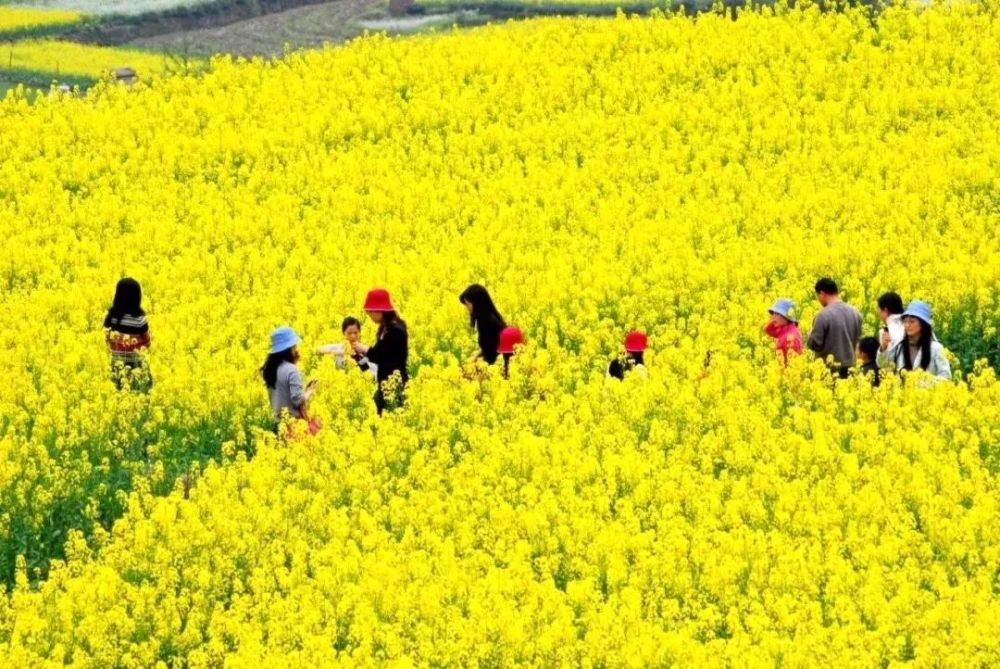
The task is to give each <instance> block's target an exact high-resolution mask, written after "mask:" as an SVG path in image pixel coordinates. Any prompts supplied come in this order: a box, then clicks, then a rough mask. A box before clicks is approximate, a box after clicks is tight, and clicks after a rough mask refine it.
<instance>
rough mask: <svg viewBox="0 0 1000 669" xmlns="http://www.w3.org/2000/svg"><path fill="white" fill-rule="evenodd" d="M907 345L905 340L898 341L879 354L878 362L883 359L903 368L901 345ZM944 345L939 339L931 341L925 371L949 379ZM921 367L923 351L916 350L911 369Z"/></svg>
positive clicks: (948, 364) (949, 370) (898, 367)
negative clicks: (928, 361)
mask: <svg viewBox="0 0 1000 669" xmlns="http://www.w3.org/2000/svg"><path fill="white" fill-rule="evenodd" d="M906 345H907V342H906V340H905V339H904V340H903V341H901V342H899V343H898V344H896V345H895V346H893V347H892V348H890V349H889V350H888V351H886V352H885V354H884V355H883V354H882V353H880V354H879V363H880V364H881V363H882V362H883V361H884V362H885V363H889V364H893V365H895V366H896V369H897V370H900V369H902V368H903V347H904V346H906ZM944 353H945V349H944V346H943V345H942V344H941V342H939V341H936V340H934V341H931V361H930V364H928V365H927V373H928V374H930V375H931V376H936V377H939V378H942V379H951V363H949V362H948V357H947V356H946V355H945V354H944ZM922 368H923V351H918V352H917V356H916V358H914V360H913V369H914V370H917V369H922Z"/></svg>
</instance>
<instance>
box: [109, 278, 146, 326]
mask: <svg viewBox="0 0 1000 669" xmlns="http://www.w3.org/2000/svg"><path fill="white" fill-rule="evenodd" d="M126 314H128V315H129V316H145V315H146V312H145V311H143V310H142V286H140V285H139V282H138V281H136V280H135V279H133V278H130V277H125V278H124V279H121V280H120V281H119V282H118V285H116V286H115V298H114V299H113V300H112V301H111V306H110V307H109V308H108V318H109V319H111V320H119V319H120V318H121V317H122V316H124V315H126Z"/></svg>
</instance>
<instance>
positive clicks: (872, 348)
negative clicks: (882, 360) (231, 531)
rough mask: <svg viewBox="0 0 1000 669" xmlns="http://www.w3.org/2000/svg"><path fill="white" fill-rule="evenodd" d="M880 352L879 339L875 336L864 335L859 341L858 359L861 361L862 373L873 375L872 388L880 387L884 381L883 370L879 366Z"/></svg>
mask: <svg viewBox="0 0 1000 669" xmlns="http://www.w3.org/2000/svg"><path fill="white" fill-rule="evenodd" d="M878 353H879V340H878V339H876V338H875V337H862V338H861V341H859V342H858V360H860V361H861V373H862V374H864V375H865V376H869V375H870V376H871V379H872V388H878V387H879V384H880V383H882V372H881V371H880V370H879V368H878V362H877V361H876V358H877V357H878Z"/></svg>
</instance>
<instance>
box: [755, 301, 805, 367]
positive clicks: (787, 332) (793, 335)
mask: <svg viewBox="0 0 1000 669" xmlns="http://www.w3.org/2000/svg"><path fill="white" fill-rule="evenodd" d="M768 313H769V314H771V319H770V320H769V321H768V322H767V325H765V326H764V333H765V334H766V335H767V336H769V337H773V338H774V339H775V342H774V349H775V350H776V351H778V353H780V354H781V356H782V361H783V362H784V364H786V365H787V364H788V353H789V351H792V352H794V353H802V333H800V332H799V322H798V320H796V317H795V302H793V301H791V300H789V299H786V298H781V299H779V300H777V301H776V302H775V303H774V306H772V307H771V308H770V309H769V310H768Z"/></svg>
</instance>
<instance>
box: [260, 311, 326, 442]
mask: <svg viewBox="0 0 1000 669" xmlns="http://www.w3.org/2000/svg"><path fill="white" fill-rule="evenodd" d="M300 343H302V340H301V339H300V338H299V335H298V334H296V333H295V330H293V329H292V328H290V327H288V326H287V325H285V326H282V327H279V328H277V329H275V330H274V332H272V333H271V348H270V350H269V351H268V355H267V360H265V361H264V366H263V367H261V369H260V372H261V376H263V377H264V385H265V386H267V393H268V396H269V398H270V400H271V410H272V412H273V413H274V420H275V422H276V423H277V424H279V425H280V424H281V419H282V417H283V416H284V414H286V413H287V414H288V415H290V416H291V417H292V418H301V419H302V420H306V421H309V410H308V406H307V405H308V402H309V398H310V397H311V396H312V394H313V390H314V389H315V387H316V382H315V381H311V382H310V383H309V385H307V386H306V385H304V384H303V383H302V373H301V372H300V371H299V368H298V367H297V366H296V363H297V362H298V361H299V344H300ZM276 429H277V428H276ZM318 429H319V424H318V423H317V422H315V421H309V431H310V432H312V433H315V432H316V431H317V430H318Z"/></svg>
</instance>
